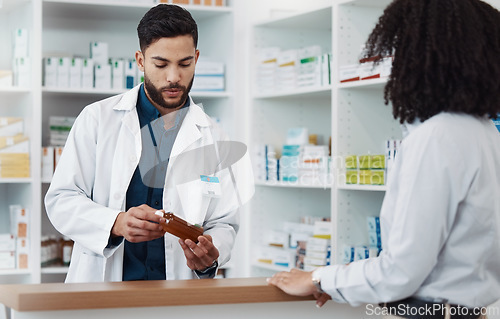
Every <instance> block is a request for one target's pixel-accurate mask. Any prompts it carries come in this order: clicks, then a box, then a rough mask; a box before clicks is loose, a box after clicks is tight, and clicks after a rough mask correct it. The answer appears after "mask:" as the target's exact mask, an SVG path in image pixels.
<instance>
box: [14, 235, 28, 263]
mask: <svg viewBox="0 0 500 319" xmlns="http://www.w3.org/2000/svg"><path fill="white" fill-rule="evenodd" d="M29 252H30V251H29V239H27V238H18V239H17V243H16V265H17V268H18V269H28V261H29V255H30V253H29Z"/></svg>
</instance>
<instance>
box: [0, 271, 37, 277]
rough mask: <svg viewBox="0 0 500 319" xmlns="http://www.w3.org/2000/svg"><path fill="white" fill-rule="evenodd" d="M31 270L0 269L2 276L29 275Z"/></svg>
mask: <svg viewBox="0 0 500 319" xmlns="http://www.w3.org/2000/svg"><path fill="white" fill-rule="evenodd" d="M29 274H31V271H30V270H29V269H0V276H14V275H29Z"/></svg>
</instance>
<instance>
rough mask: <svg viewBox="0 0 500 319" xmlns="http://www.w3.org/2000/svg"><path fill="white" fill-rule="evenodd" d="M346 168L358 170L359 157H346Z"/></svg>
mask: <svg viewBox="0 0 500 319" xmlns="http://www.w3.org/2000/svg"><path fill="white" fill-rule="evenodd" d="M345 168H346V169H356V168H358V157H357V156H356V155H349V156H346V157H345Z"/></svg>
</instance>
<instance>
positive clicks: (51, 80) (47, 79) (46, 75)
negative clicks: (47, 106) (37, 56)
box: [43, 57, 58, 87]
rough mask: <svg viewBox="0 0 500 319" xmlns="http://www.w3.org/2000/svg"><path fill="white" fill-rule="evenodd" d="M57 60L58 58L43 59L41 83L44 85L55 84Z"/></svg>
mask: <svg viewBox="0 0 500 319" xmlns="http://www.w3.org/2000/svg"><path fill="white" fill-rule="evenodd" d="M57 60H58V58H51V57H49V58H44V59H43V85H44V86H45V87H56V86H57Z"/></svg>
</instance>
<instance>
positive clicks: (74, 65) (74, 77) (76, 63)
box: [69, 58, 83, 89]
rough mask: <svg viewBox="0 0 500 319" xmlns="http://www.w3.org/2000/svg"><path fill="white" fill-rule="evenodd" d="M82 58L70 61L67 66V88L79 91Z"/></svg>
mask: <svg viewBox="0 0 500 319" xmlns="http://www.w3.org/2000/svg"><path fill="white" fill-rule="evenodd" d="M82 65H83V59H82V58H73V59H71V64H70V66H69V87H70V88H73V89H80V88H81V87H82Z"/></svg>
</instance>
